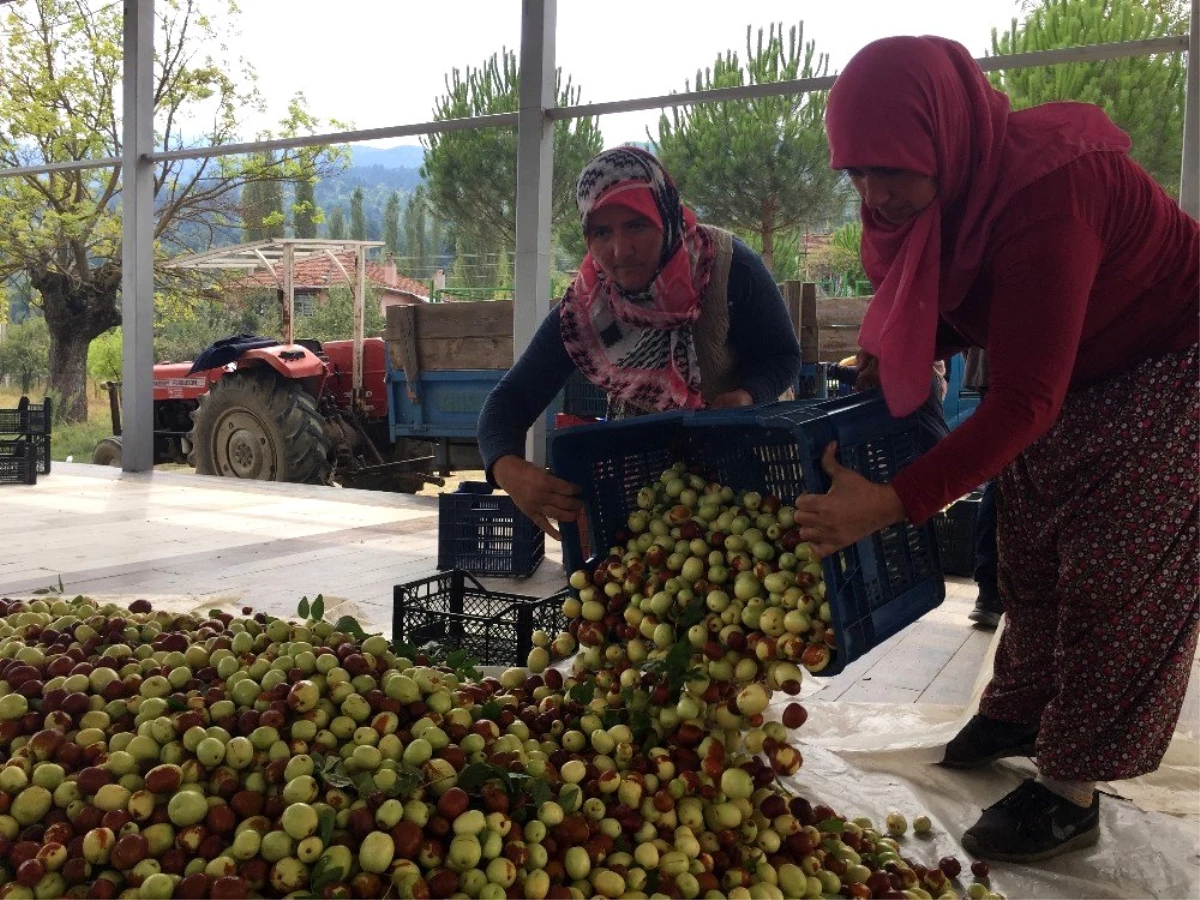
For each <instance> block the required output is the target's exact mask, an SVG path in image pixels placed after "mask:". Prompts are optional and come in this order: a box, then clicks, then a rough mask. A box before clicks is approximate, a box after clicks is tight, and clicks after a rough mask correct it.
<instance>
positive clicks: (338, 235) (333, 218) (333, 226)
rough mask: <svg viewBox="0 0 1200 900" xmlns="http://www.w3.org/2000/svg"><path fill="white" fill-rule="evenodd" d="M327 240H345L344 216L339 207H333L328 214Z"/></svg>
mask: <svg viewBox="0 0 1200 900" xmlns="http://www.w3.org/2000/svg"><path fill="white" fill-rule="evenodd" d="M329 239H330V240H331V241H344V240H345V239H346V216H345V214H344V213H343V212H342V208H341V207H340V206H335V207H334V208H333V210H332V211H331V212H330V213H329Z"/></svg>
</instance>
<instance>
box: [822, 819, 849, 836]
mask: <svg viewBox="0 0 1200 900" xmlns="http://www.w3.org/2000/svg"><path fill="white" fill-rule="evenodd" d="M817 830H818V831H827V832H829V833H830V834H841V833H842V832H843V831H845V830H846V823H845V822H844V821H842V820H841V819H826V820H825V821H823V822H818V823H817Z"/></svg>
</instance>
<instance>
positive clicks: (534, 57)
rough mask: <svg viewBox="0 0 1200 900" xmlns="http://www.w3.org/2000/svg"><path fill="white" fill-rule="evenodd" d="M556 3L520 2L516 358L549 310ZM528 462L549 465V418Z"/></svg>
mask: <svg viewBox="0 0 1200 900" xmlns="http://www.w3.org/2000/svg"><path fill="white" fill-rule="evenodd" d="M557 12H558V2H557V0H522V2H521V68H520V78H521V95H520V109H519V111H518V114H517V203H516V210H517V253H516V258H515V259H514V261H513V285H514V288H513V298H514V300H515V302H514V303H513V359H514V360H515V359H516V358H517V356H519V355H520V353H521V351H522V350H524V349H525V347H526V346H527V345H528V344H529V342H530V340H532V339H533V333H534V331H536V330H537V327H538V325H539V324H540V323H541V321H542V319H544V318H545V317H546V314H547V313H548V312H549V311H550V253H551V251H550V190H551V178H552V175H553V170H554V123H553V122H551V121H550V120H549V119H548V118H547V117H546V110H548V109H550V108H551V107H552V106H554V104H555V95H554V29H555V22H556V19H557ZM525 455H526V458H527V459H529V460H531V461H532V462H535V463H537V464H538V465H543V464H544V463H545V461H546V420H545V418H544V417H541V416H539V417H538V419H537V421H535V422H534V424H533V427H532V428H531V429H530V430H529V436H528V438H527V439H526V444H525Z"/></svg>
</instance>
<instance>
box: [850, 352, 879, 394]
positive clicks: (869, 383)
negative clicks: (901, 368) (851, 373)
mask: <svg viewBox="0 0 1200 900" xmlns="http://www.w3.org/2000/svg"><path fill="white" fill-rule="evenodd" d="M857 368H858V379H857V380H856V381H855V382H854V389H855V390H856V391H867V390H870V389H871V388H877V387H879V357H877V356H872V355H871V354H870V353H868V352H867V351H866V350H859V351H858V363H857Z"/></svg>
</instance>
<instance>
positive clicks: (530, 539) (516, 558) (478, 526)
mask: <svg viewBox="0 0 1200 900" xmlns="http://www.w3.org/2000/svg"><path fill="white" fill-rule="evenodd" d="M463 487H468V488H469V489H468V490H463ZM545 555H546V535H545V533H544V532H543V531H542V530H541V529H540V528H538V527H537V526H536V525H534V524H533V520H532V519H530V518H529V517H528V516H526V515H525V514H524V513H523V512H521V511H520V510H519V509H517V504H515V503H514V502H513V500H512V498H511V497H509V496H508V495H507V494H493V493H491V486H490V485H488V484H486V483H484V482H465V483H464V485H463V486H460V488H459V491H458V492H456V493H453V494H439V495H438V560H437V567H438V568H439V569H465V570H467V571H468V572H471V573H473V574H475V575H488V576H514V577H521V578H523V577H526V576H529V575H532V574H533V573H534V571H535V570H536V569H537V567H538V565H539V564H540V563H541V561H542V558H543V557H544V556H545Z"/></svg>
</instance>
